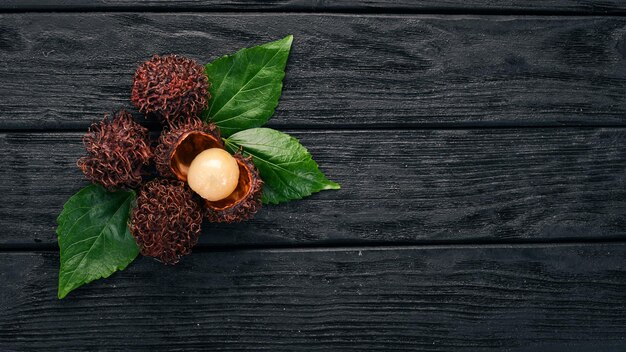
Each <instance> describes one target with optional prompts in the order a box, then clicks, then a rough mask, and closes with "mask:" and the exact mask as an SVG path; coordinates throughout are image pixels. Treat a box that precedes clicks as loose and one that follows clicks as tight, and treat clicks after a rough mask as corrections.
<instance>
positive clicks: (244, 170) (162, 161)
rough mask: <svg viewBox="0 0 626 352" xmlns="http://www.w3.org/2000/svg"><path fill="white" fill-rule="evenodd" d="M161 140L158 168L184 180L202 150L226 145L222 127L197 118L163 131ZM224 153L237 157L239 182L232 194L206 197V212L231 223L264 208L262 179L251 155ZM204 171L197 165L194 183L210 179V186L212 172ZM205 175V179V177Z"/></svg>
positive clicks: (158, 147) (235, 160)
mask: <svg viewBox="0 0 626 352" xmlns="http://www.w3.org/2000/svg"><path fill="white" fill-rule="evenodd" d="M159 141H160V143H159V145H158V146H157V147H156V150H155V160H156V166H157V170H158V171H159V173H160V174H161V175H162V176H163V177H173V178H176V179H178V180H180V181H184V182H187V181H188V179H187V176H188V173H189V170H190V169H189V168H190V166H191V164H192V162H193V161H194V160H195V159H196V157H198V156H199V154H201V153H202V152H204V151H207V150H209V149H213V148H217V149H221V150H223V149H224V144H223V143H222V140H221V138H220V133H219V129H218V128H217V127H216V126H215V125H213V124H206V123H203V122H201V121H200V120H198V119H191V120H188V121H185V122H184V123H182V124H180V125H178V126H176V127H174V128H172V129H171V130H168V131H165V132H163V134H162V135H161V138H160V139H159ZM223 154H227V157H228V158H229V159H231V160H233V158H234V161H233V163H235V162H236V167H233V168H232V169H233V170H234V171H238V172H239V175H238V176H236V174H235V175H234V177H237V181H236V186H235V188H234V191H232V192H231V193H230V194H228V193H224V194H228V196H226V197H225V198H221V199H219V200H207V199H204V208H205V214H206V216H207V218H208V219H209V221H211V222H226V223H232V222H239V221H243V220H247V219H250V218H251V217H252V216H253V215H254V214H255V213H256V212H257V211H258V210H259V209H260V208H261V191H262V188H263V181H262V180H261V177H260V176H259V172H258V170H257V169H256V167H255V166H254V164H253V163H252V160H251V159H250V158H244V157H243V156H242V155H241V154H239V153H238V154H235V155H234V156H232V157H231V156H230V155H228V153H226V152H224V153H223ZM214 162H221V161H218V160H211V161H210V164H211V163H214ZM205 171H207V170H203V169H202V167H200V168H199V169H198V171H197V173H198V175H196V176H197V177H196V178H195V181H196V182H194V184H196V185H198V184H199V183H200V184H202V182H208V183H205V185H209V186H208V188H211V187H213V186H211V185H210V182H211V180H209V178H211V177H212V176H211V175H209V173H208V172H205ZM205 176H206V179H205V180H202V178H203V177H205ZM213 176H214V175H213ZM221 176H223V175H221ZM198 180H199V181H198ZM213 181H214V180H213ZM190 184H191V183H190ZM216 187H219V185H216ZM231 189H232V188H231ZM229 192H230V191H229Z"/></svg>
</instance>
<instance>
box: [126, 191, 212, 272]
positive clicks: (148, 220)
mask: <svg viewBox="0 0 626 352" xmlns="http://www.w3.org/2000/svg"><path fill="white" fill-rule="evenodd" d="M195 197H196V196H195V194H194V193H193V192H192V191H191V189H190V188H189V187H188V186H187V185H186V184H185V183H184V182H182V181H177V180H167V179H154V180H152V181H150V182H148V183H146V184H145V185H143V187H141V189H140V191H139V195H138V197H137V205H136V206H135V208H134V209H133V211H132V214H131V217H130V224H129V225H130V231H131V234H132V235H133V237H134V238H135V241H136V242H137V245H138V246H139V249H140V251H141V254H143V255H145V256H150V257H155V258H157V259H159V260H160V261H162V262H163V263H165V264H176V263H177V262H178V261H179V260H180V257H181V256H183V255H186V254H189V253H191V248H192V247H193V246H195V245H196V243H198V236H199V235H200V228H201V225H202V218H203V216H202V208H201V206H200V204H199V203H198V202H197V200H196V198H195Z"/></svg>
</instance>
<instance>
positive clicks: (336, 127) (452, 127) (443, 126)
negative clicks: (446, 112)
mask: <svg viewBox="0 0 626 352" xmlns="http://www.w3.org/2000/svg"><path fill="white" fill-rule="evenodd" d="M139 123H140V124H141V125H143V126H145V127H147V128H149V129H150V130H151V131H153V132H157V133H158V132H159V131H160V128H158V127H157V126H158V125H156V124H153V123H151V122H146V121H139ZM260 127H267V128H272V129H277V130H280V131H282V132H286V133H290V132H307V131H312V132H335V131H337V132H376V131H389V132H396V131H397V132H399V131H436V130H441V131H448V130H449V131H466V130H467V131H472V130H517V129H519V130H525V129H578V130H595V129H624V128H626V126H625V125H618V124H599V125H568V124H545V125H542V124H497V123H485V124H480V123H478V124H477V123H466V124H464V123H457V124H448V123H435V124H420V123H417V124H415V125H399V124H389V125H385V124H377V125H371V126H368V125H362V126H355V125H354V124H333V125H329V126H320V125H304V124H289V125H282V124H280V125H271V124H269V125H263V126H260ZM87 129H88V127H85V128H61V129H37V128H18V129H12V128H4V129H3V128H0V134H20V133H23V134H35V133H45V134H64V133H86V132H87Z"/></svg>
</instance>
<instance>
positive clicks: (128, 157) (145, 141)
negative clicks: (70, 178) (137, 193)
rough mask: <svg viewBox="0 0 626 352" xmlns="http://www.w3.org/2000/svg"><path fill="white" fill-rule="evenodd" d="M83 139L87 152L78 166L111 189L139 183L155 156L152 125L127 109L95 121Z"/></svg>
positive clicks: (92, 180) (134, 185) (87, 174)
mask: <svg viewBox="0 0 626 352" xmlns="http://www.w3.org/2000/svg"><path fill="white" fill-rule="evenodd" d="M83 143H84V145H85V148H86V149H87V155H86V156H83V157H82V158H80V159H78V162H77V165H78V167H79V168H80V169H81V170H82V171H83V173H84V174H85V176H86V177H87V179H89V181H91V182H93V183H98V184H101V185H102V186H104V187H105V188H106V189H108V190H116V189H118V188H125V187H127V188H135V187H138V186H139V185H140V184H141V180H142V176H143V174H144V173H145V169H146V166H147V165H149V164H150V160H151V158H152V156H153V153H152V149H151V147H150V136H149V132H148V129H146V128H145V127H143V126H141V125H139V124H138V123H136V122H135V121H134V120H133V117H132V115H131V114H129V113H128V112H126V111H124V110H120V111H118V112H117V113H115V114H114V115H113V117H111V116H110V115H105V117H104V119H103V120H102V121H100V122H97V123H94V124H92V125H91V127H90V128H89V132H88V133H87V134H86V135H85V137H84V138H83Z"/></svg>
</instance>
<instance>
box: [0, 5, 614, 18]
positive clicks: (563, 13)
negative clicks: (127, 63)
mask: <svg viewBox="0 0 626 352" xmlns="http://www.w3.org/2000/svg"><path fill="white" fill-rule="evenodd" d="M29 13H55V14H63V13H86V14H87V13H89V14H92V13H96V14H107V13H129V14H130V13H148V14H170V13H176V14H213V13H214V14H219V15H233V16H237V15H239V14H245V15H255V14H258V15H268V14H273V13H279V14H285V15H289V14H294V15H339V16H368V15H371V16H384V15H390V16H400V17H405V16H413V15H437V16H545V17H594V16H599V17H626V10H614V11H611V12H606V11H605V12H601V11H576V10H543V9H480V8H478V9H476V8H475V9H470V8H437V7H425V8H419V9H411V8H393V7H392V8H326V9H315V10H307V9H289V8H287V9H281V8H277V9H262V10H259V9H254V8H248V9H246V8H242V9H237V10H233V9H232V8H211V9H206V8H195V7H181V8H171V7H167V6H150V7H136V8H133V7H123V6H112V7H93V8H92V7H84V6H74V7H59V8H46V7H31V8H16V9H13V8H1V7H0V14H29Z"/></svg>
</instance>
